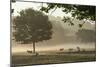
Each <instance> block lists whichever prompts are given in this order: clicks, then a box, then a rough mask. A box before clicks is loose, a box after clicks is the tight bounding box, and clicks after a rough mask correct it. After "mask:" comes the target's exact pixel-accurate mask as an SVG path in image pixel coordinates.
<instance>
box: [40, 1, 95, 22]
mask: <svg viewBox="0 0 100 67" xmlns="http://www.w3.org/2000/svg"><path fill="white" fill-rule="evenodd" d="M47 5H48V7H42V8H41V9H40V10H42V11H45V12H47V13H48V12H49V11H50V10H51V9H54V8H55V7H57V8H63V9H62V11H63V12H65V13H66V14H67V13H71V14H72V17H75V18H77V19H80V20H82V19H91V20H93V21H95V19H96V17H95V13H96V7H95V6H90V5H72V4H59V3H48V4H47Z"/></svg>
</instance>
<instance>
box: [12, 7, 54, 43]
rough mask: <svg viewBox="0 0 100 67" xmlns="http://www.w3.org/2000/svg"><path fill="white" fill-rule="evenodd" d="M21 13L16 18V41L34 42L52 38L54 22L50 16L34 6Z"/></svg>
mask: <svg viewBox="0 0 100 67" xmlns="http://www.w3.org/2000/svg"><path fill="white" fill-rule="evenodd" d="M19 14H20V15H19V16H17V17H16V18H15V19H14V25H15V26H14V28H15V35H14V36H15V39H16V41H21V42H22V43H32V42H39V41H43V40H49V39H51V36H52V24H51V22H50V21H49V20H48V16H46V15H44V14H43V13H42V12H40V11H36V10H33V9H32V8H28V9H25V10H22V11H20V12H19Z"/></svg>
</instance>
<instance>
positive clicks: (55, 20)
mask: <svg viewBox="0 0 100 67" xmlns="http://www.w3.org/2000/svg"><path fill="white" fill-rule="evenodd" d="M49 20H50V21H51V22H52V25H53V29H52V30H53V35H52V39H50V40H46V41H42V42H38V43H36V51H59V49H60V48H64V49H65V50H68V49H69V48H73V49H76V47H80V48H81V49H86V50H95V34H92V35H91V36H89V34H91V32H88V33H87V32H86V34H82V37H87V38H86V39H83V40H84V41H83V40H82V37H78V35H76V33H77V32H78V31H79V30H81V29H85V30H91V31H93V33H95V24H91V23H89V22H88V23H85V24H84V26H83V27H82V28H79V27H78V23H82V21H79V20H76V19H75V20H73V23H75V25H74V26H69V25H68V24H67V23H64V22H63V21H62V19H61V18H60V17H53V16H49ZM83 33H85V32H83ZM92 36H93V37H92ZM88 37H89V38H88ZM90 39H93V40H91V41H90ZM27 50H32V44H19V43H16V42H15V41H12V52H26V51H27Z"/></svg>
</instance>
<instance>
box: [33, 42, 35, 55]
mask: <svg viewBox="0 0 100 67" xmlns="http://www.w3.org/2000/svg"><path fill="white" fill-rule="evenodd" d="M33 53H35V42H34V41H33Z"/></svg>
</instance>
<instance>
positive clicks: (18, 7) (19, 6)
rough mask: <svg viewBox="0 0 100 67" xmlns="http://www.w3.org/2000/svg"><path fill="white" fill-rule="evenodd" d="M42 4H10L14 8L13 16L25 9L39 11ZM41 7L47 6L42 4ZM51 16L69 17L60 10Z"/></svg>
mask: <svg viewBox="0 0 100 67" xmlns="http://www.w3.org/2000/svg"><path fill="white" fill-rule="evenodd" d="M41 5H42V3H36V2H16V3H12V8H14V13H13V15H14V16H17V15H18V12H20V11H21V10H23V9H27V8H33V9H35V10H39V9H40V8H41ZM43 6H47V5H46V3H43ZM52 11H53V10H51V11H50V12H49V14H48V15H50V14H51V12H52ZM52 16H55V17H57V16H60V17H63V16H70V14H67V15H66V14H65V13H64V12H62V8H57V9H56V11H55V12H53V13H52Z"/></svg>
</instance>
